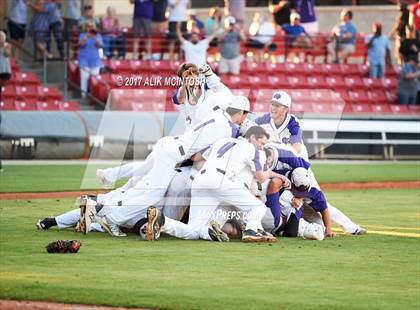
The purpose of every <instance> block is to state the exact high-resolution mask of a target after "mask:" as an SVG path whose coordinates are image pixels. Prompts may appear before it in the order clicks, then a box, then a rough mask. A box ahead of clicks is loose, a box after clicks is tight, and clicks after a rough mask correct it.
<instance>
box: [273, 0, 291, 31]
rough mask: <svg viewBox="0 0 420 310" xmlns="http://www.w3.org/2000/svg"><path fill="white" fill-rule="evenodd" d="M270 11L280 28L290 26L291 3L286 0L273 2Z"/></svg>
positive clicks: (274, 0)
mask: <svg viewBox="0 0 420 310" xmlns="http://www.w3.org/2000/svg"><path fill="white" fill-rule="evenodd" d="M268 10H269V11H270V13H271V14H273V17H274V21H275V22H276V24H277V25H278V26H282V25H285V24H288V23H289V22H290V13H291V3H290V1H285V0H271V2H270V3H269V5H268Z"/></svg>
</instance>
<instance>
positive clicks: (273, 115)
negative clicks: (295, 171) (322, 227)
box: [255, 91, 366, 235]
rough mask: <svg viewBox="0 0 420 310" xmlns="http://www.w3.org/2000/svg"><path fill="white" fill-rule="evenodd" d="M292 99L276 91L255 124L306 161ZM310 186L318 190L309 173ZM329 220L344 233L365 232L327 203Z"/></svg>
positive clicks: (305, 151)
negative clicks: (290, 111)
mask: <svg viewBox="0 0 420 310" xmlns="http://www.w3.org/2000/svg"><path fill="white" fill-rule="evenodd" d="M291 103H292V99H291V98H290V96H289V94H287V93H286V92H284V91H277V92H275V93H274V94H273V96H272V99H271V111H270V113H266V114H264V115H263V116H261V117H258V118H256V119H255V123H257V124H258V125H260V126H261V127H263V128H264V129H265V130H266V131H267V132H268V134H269V135H270V142H274V143H282V144H286V145H291V146H292V147H293V149H294V150H295V152H296V154H298V155H299V156H300V157H302V158H304V159H305V160H307V161H309V159H308V151H307V149H306V147H305V145H304V144H303V140H302V130H301V128H300V126H299V121H298V120H297V118H296V117H295V116H294V115H292V114H290V113H289V109H290V106H291ZM311 186H312V187H316V188H318V189H319V188H320V186H319V184H318V182H317V181H316V179H315V176H314V174H313V172H312V171H311ZM328 208H329V212H330V216H331V219H332V221H333V222H334V223H336V224H337V225H339V226H341V227H342V228H343V229H344V231H346V232H347V233H350V234H354V235H363V234H365V233H366V230H365V229H364V228H362V227H360V226H359V225H357V224H355V223H353V222H352V221H351V220H350V219H349V218H348V217H347V216H346V215H345V214H344V213H343V212H341V211H340V210H338V209H337V208H335V207H334V206H332V205H331V204H330V203H328Z"/></svg>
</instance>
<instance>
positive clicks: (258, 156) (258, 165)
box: [252, 149, 262, 171]
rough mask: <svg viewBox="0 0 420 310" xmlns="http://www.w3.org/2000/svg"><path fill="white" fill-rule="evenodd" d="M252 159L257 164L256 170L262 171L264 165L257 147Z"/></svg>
mask: <svg viewBox="0 0 420 310" xmlns="http://www.w3.org/2000/svg"><path fill="white" fill-rule="evenodd" d="M252 161H253V162H254V165H255V171H261V170H262V167H261V163H260V152H259V151H258V150H257V149H255V155H254V159H253V160H252Z"/></svg>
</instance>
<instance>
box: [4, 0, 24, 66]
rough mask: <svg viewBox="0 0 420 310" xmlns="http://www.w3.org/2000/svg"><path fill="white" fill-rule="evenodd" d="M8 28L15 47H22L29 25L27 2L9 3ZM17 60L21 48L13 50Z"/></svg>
mask: <svg viewBox="0 0 420 310" xmlns="http://www.w3.org/2000/svg"><path fill="white" fill-rule="evenodd" d="M7 16H8V22H7V28H8V29H9V34H10V39H11V41H12V43H13V44H14V45H17V46H21V45H22V43H23V41H24V40H25V33H26V23H27V5H26V0H11V1H10V2H9V12H8V15H7ZM13 55H14V58H15V59H16V60H18V58H19V48H14V49H13Z"/></svg>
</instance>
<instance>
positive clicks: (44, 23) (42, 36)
mask: <svg viewBox="0 0 420 310" xmlns="http://www.w3.org/2000/svg"><path fill="white" fill-rule="evenodd" d="M27 4H28V6H30V7H31V8H32V9H33V11H34V15H33V17H32V20H31V24H30V25H29V34H30V35H31V36H32V37H33V39H34V47H35V49H36V51H39V52H40V53H41V55H43V56H44V55H45V56H46V57H48V58H52V57H53V56H52V54H51V53H49V52H48V50H47V48H46V41H47V34H49V26H50V20H49V18H48V12H47V11H46V10H45V8H44V5H45V0H36V1H34V2H28V3H27Z"/></svg>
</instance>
